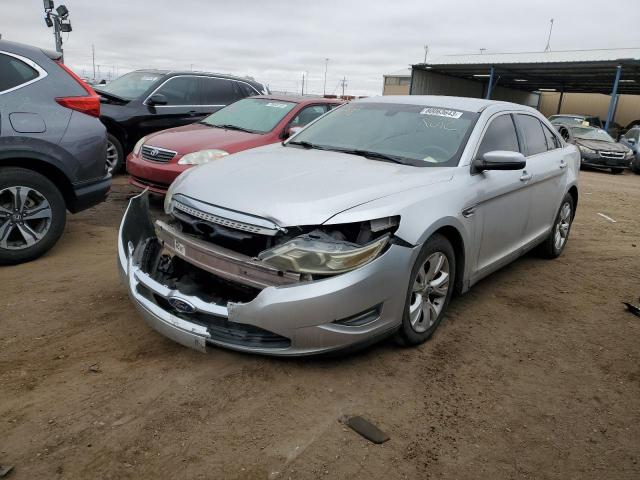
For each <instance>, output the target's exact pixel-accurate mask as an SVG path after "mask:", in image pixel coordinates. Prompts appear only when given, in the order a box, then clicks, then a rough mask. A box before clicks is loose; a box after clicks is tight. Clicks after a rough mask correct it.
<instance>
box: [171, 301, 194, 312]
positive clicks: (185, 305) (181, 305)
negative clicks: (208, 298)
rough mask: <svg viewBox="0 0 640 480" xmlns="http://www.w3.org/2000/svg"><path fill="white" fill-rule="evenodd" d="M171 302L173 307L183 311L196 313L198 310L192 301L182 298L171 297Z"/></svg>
mask: <svg viewBox="0 0 640 480" xmlns="http://www.w3.org/2000/svg"><path fill="white" fill-rule="evenodd" d="M169 303H170V304H171V306H172V307H173V308H175V309H176V310H178V311H179V312H182V313H194V312H195V311H196V307H195V306H193V305H192V304H191V303H189V302H187V301H186V300H183V299H182V298H177V297H171V298H170V299H169Z"/></svg>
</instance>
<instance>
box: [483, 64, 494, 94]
mask: <svg viewBox="0 0 640 480" xmlns="http://www.w3.org/2000/svg"><path fill="white" fill-rule="evenodd" d="M494 73H495V72H494V69H493V67H491V72H490V74H489V86H488V87H487V96H486V97H485V99H487V100H491V93H492V92H491V91H492V90H493V76H494Z"/></svg>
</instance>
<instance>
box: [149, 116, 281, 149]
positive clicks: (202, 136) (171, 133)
mask: <svg viewBox="0 0 640 480" xmlns="http://www.w3.org/2000/svg"><path fill="white" fill-rule="evenodd" d="M272 142H273V140H272V139H271V138H270V136H269V134H265V135H259V134H257V133H248V132H240V131H238V130H225V129H223V128H215V127H209V126H207V125H202V124H201V123H193V124H191V125H185V126H183V127H176V128H170V129H168V130H162V131H160V132H157V133H153V134H151V135H149V136H147V139H146V141H145V142H144V144H145V145H151V146H154V147H160V148H166V149H168V150H173V151H174V152H178V156H182V155H186V154H187V153H191V152H197V151H199V150H206V149H213V148H217V149H220V150H225V151H227V152H229V153H236V152H240V151H242V150H246V149H248V148H253V147H258V146H261V145H267V144H269V143H272Z"/></svg>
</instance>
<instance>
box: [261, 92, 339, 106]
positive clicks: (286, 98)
mask: <svg viewBox="0 0 640 480" xmlns="http://www.w3.org/2000/svg"><path fill="white" fill-rule="evenodd" d="M249 98H265V99H269V100H278V101H280V102H294V103H300V104H306V103H330V104H335V105H340V104H342V103H344V102H345V101H344V100H339V99H336V98H323V97H309V96H304V95H285V94H270V95H256V96H254V97H249Z"/></svg>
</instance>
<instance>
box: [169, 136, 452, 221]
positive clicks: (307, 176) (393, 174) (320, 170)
mask: <svg viewBox="0 0 640 480" xmlns="http://www.w3.org/2000/svg"><path fill="white" fill-rule="evenodd" d="M452 170H453V169H451V168H436V167H412V166H407V165H399V164H396V163H389V162H383V161H378V160H369V159H367V158H364V157H359V156H356V155H349V154H345V153H338V152H330V151H321V150H305V149H302V148H296V147H291V146H289V147H283V146H281V145H280V144H278V145H269V146H266V147H260V148H256V149H253V150H247V151H244V152H241V153H238V154H235V155H230V156H228V157H224V158H222V159H220V160H216V161H215V162H212V163H208V164H205V165H202V166H199V167H196V168H192V169H189V170H187V171H186V172H184V173H183V174H182V175H180V177H178V179H177V180H176V182H175V190H174V194H178V193H179V194H183V195H186V196H188V197H191V198H194V199H196V200H200V201H202V202H205V203H208V204H211V205H215V206H218V207H223V208H227V209H230V210H235V211H238V212H242V213H247V214H250V215H255V216H259V217H262V218H267V219H269V220H271V221H273V222H275V223H277V224H278V225H280V226H283V227H287V226H295V225H319V224H322V223H324V222H325V221H327V220H328V219H329V218H331V217H332V216H334V215H336V214H337V213H340V212H342V211H344V210H347V209H349V208H352V207H355V206H357V205H361V204H363V203H366V202H370V201H372V200H375V199H377V198H380V197H384V196H387V195H391V194H394V193H398V192H402V191H404V190H409V189H412V188H416V187H422V186H427V185H431V184H433V183H436V182H443V181H448V180H449V179H451V177H452Z"/></svg>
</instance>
